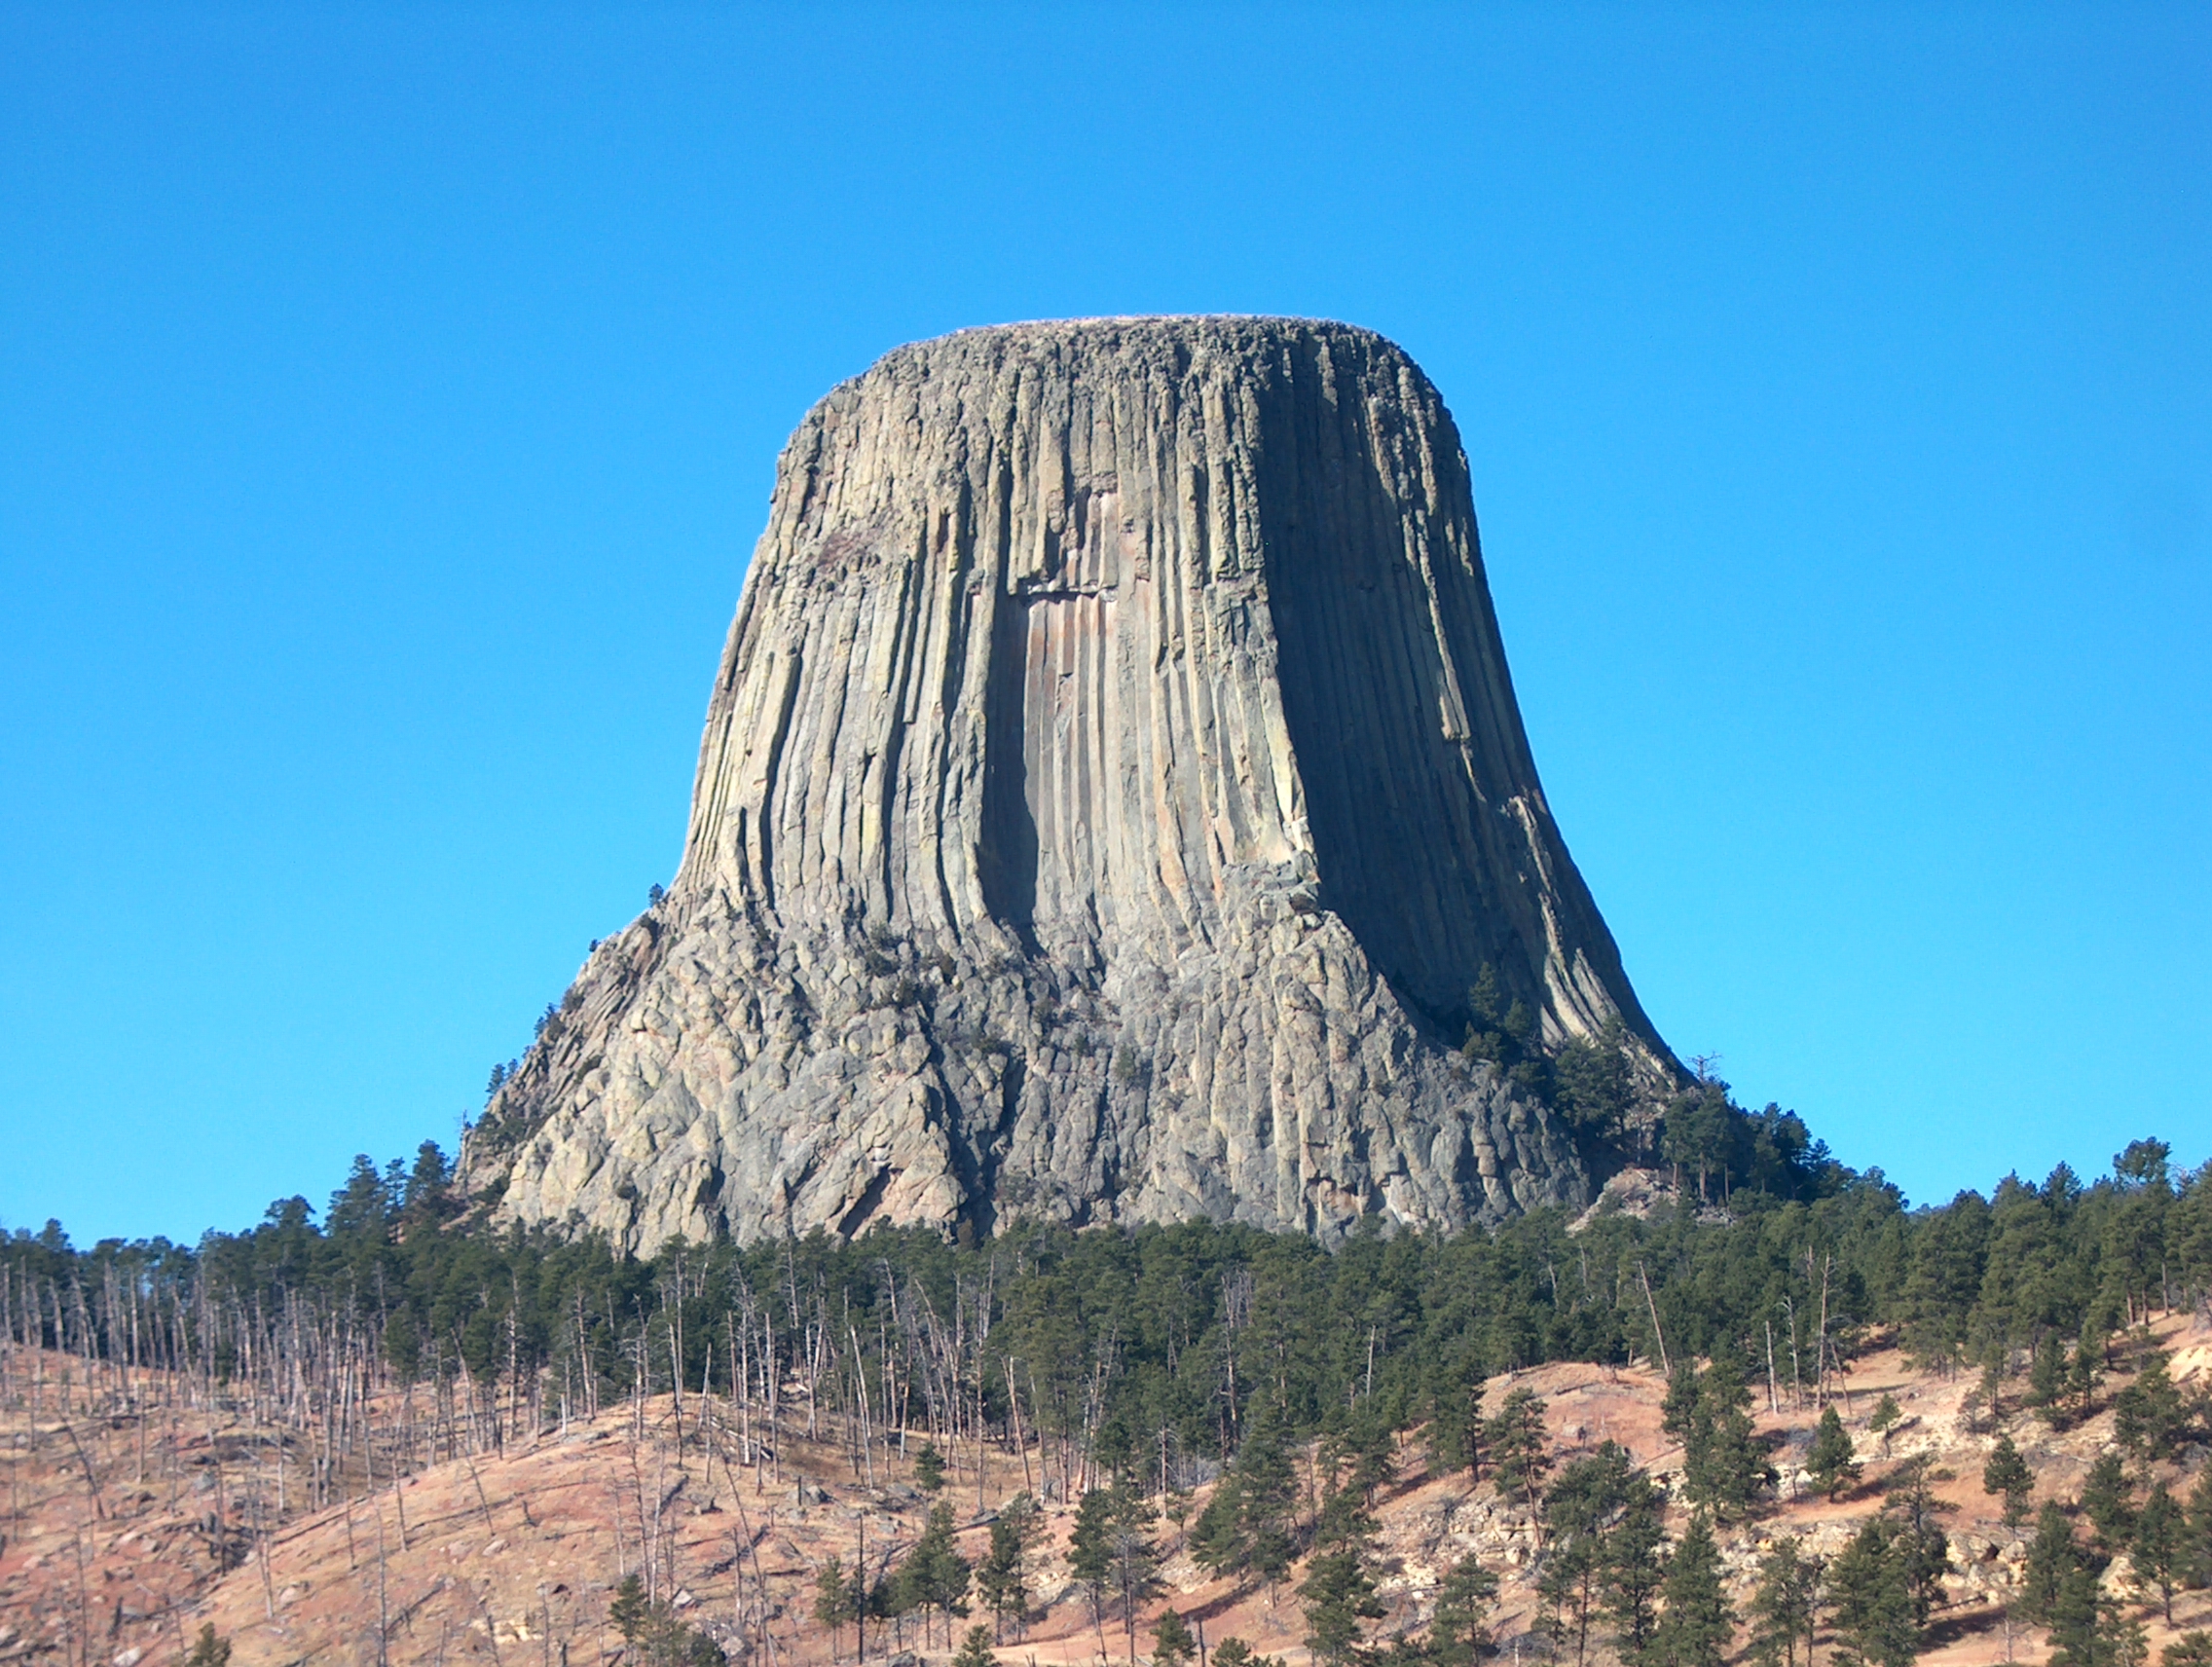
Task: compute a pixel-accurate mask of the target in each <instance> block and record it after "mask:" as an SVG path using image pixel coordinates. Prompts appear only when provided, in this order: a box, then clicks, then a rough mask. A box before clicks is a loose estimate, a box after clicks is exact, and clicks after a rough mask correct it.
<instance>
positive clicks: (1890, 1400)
mask: <svg viewBox="0 0 2212 1667" xmlns="http://www.w3.org/2000/svg"><path fill="white" fill-rule="evenodd" d="M1903 1417H1904V1412H1903V1410H1902V1409H1901V1408H1899V1405H1898V1402H1897V1397H1896V1396H1895V1395H1891V1394H1884V1395H1883V1396H1882V1398H1881V1399H1880V1400H1878V1401H1876V1402H1875V1403H1874V1410H1873V1411H1872V1412H1871V1413H1869V1414H1867V1417H1866V1427H1867V1428H1868V1429H1870V1430H1872V1431H1873V1432H1874V1433H1875V1434H1876V1435H1878V1436H1880V1437H1881V1438H1882V1454H1883V1456H1884V1457H1885V1458H1887V1457H1888V1456H1889V1451H1890V1431H1891V1430H1893V1429H1895V1428H1897V1426H1898V1424H1899V1421H1900V1420H1901V1419H1902V1418H1903Z"/></svg>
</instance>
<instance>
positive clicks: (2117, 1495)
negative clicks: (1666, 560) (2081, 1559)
mask: <svg viewBox="0 0 2212 1667" xmlns="http://www.w3.org/2000/svg"><path fill="white" fill-rule="evenodd" d="M2133 1495H2134V1490H2133V1489H2132V1488H2131V1487H2129V1486H2128V1482H2127V1467H2126V1465H2125V1464H2124V1463H2122V1461H2121V1460H2120V1455H2119V1454H2118V1453H2117V1452H2109V1451H2108V1452H2104V1453H2100V1454H2098V1455H2097V1459H2096V1463H2093V1464H2091V1465H2090V1466H2089V1475H2088V1479H2087V1480H2086V1481H2084V1482H2083V1484H2082V1514H2083V1516H2085V1517H2087V1518H2088V1519H2089V1521H2090V1523H2091V1524H2092V1525H2093V1527H2094V1528H2095V1531H2096V1532H2095V1535H2094V1537H2093V1542H2094V1544H2095V1546H2096V1550H2097V1554H2098V1555H2099V1556H2100V1557H2104V1558H2108V1559H2109V1558H2112V1557H2116V1556H2118V1555H2119V1554H2120V1551H2121V1550H2122V1549H2123V1548H2124V1547H2125V1546H2126V1544H2127V1539H2128V1536H2129V1535H2131V1534H2132V1533H2133V1532H2134V1530H2135V1507H2134V1500H2133Z"/></svg>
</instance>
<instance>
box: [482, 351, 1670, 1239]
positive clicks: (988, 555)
mask: <svg viewBox="0 0 2212 1667" xmlns="http://www.w3.org/2000/svg"><path fill="white" fill-rule="evenodd" d="M1486 964H1487V965H1490V966H1492V967H1493V968H1494V969H1495V972H1496V976H1497V978H1498V980H1499V982H1500V983H1501V985H1502V987H1503V990H1504V992H1505V994H1506V995H1507V996H1509V997H1512V998H1517V999H1519V1000H1521V1001H1522V1002H1524V1003H1525V1004H1526V1005H1527V1007H1528V1009H1529V1010H1530V1013H1531V1015H1532V1016H1533V1018H1534V1020H1535V1022H1536V1024H1537V1025H1538V1027H1539V1031H1540V1038H1541V1040H1542V1041H1543V1042H1545V1043H1548V1044H1551V1045H1555V1046H1556V1045H1557V1044H1559V1043H1561V1042H1563V1041H1565V1040H1567V1039H1568V1038H1572V1037H1587V1036H1594V1035H1596V1034H1598V1033H1599V1032H1600V1031H1601V1030H1602V1029H1603V1028H1604V1026H1605V1025H1606V1024H1607V1022H1608V1021H1609V1020H1613V1019H1618V1020H1619V1021H1620V1023H1621V1026H1622V1029H1623V1033H1624V1034H1625V1036H1626V1037H1627V1046H1628V1047H1629V1049H1630V1050H1631V1052H1632V1054H1633V1056H1634V1057H1635V1059H1636V1062H1637V1065H1638V1068H1639V1069H1640V1070H1641V1072H1642V1073H1643V1074H1644V1075H1645V1077H1646V1078H1647V1080H1649V1081H1651V1082H1654V1083H1656V1082H1658V1081H1660V1080H1661V1079H1663V1078H1666V1077H1668V1076H1670V1075H1671V1074H1672V1073H1673V1072H1674V1070H1675V1067H1674V1065H1673V1061H1672V1058H1671V1056H1669V1055H1668V1054H1667V1052H1666V1050H1665V1048H1664V1046H1663V1045H1662V1044H1661V1043H1660V1042H1659V1040H1658V1038H1657V1037H1656V1035H1655V1034H1654V1033H1653V1032H1652V1030H1651V1027H1650V1025H1649V1023H1648V1021H1647V1020H1646V1019H1644V1016H1643V1014H1642V1011H1641V1008H1640V1007H1639V1006H1638V1004H1637V1001H1636V997H1635V995H1634V993H1633V992H1632V991H1631V990H1630V988H1629V984H1628V982H1627V980H1626V978H1625V977H1624V976H1623V974H1622V971H1621V966H1620V961H1619V957H1618V954H1617V953H1616V951H1615V949H1614V946H1613V943H1612V940H1611V938H1610V937H1609V935H1608V934H1607V933H1606V930H1605V927H1604V922H1603V921H1602V920H1601V919H1600V917H1599V914H1598V911H1597V908H1595V906H1594V905H1593V904H1592V902H1591V899H1590V897H1589V894H1588V892H1587V891H1586V890H1585V888H1584V886H1583V884H1582V881H1581V878H1580V876H1579V875H1578V874H1577V873H1576V872H1575V870H1574V866H1573V864H1572V862H1571V861H1570V860H1569V858H1568V857H1567V849H1566V846H1565V845H1564V843H1563V842H1562V841H1561V838H1560V835H1559V833H1558V830H1557V829H1556V828H1555V827H1554V826H1553V823H1552V819H1551V813H1550V811H1549V810H1548V808H1547V807H1546V805H1545V802H1544V796H1543V792H1542V789H1541V788H1540V787H1539V785H1538V783H1537V779H1536V771H1535V766H1534V764H1533V762H1532V761H1531V759H1530V754H1529V746H1528V741H1527V738H1526V736H1525V735H1524V733H1523V731H1522V726H1521V721H1520V715H1519V713H1518V712H1517V710H1516V708H1515V705H1514V698H1513V688H1512V684H1511V681H1510V679H1509V678H1508V676H1507V672H1506V666H1505V657H1504V652H1503V649H1502V647H1501V645H1500V642H1499V639H1498V632H1497V625H1496V621H1495V618H1494V617H1493V612H1492V609H1491V602H1490V596H1489V592H1488V589H1487V586H1486V584H1485V580H1484V576H1483V569H1482V562H1481V556H1480V552H1479V549H1478V546H1477V541H1476V533H1475V520H1474V508H1473V501H1472V497H1471V493H1470V489H1469V485H1468V479H1467V470H1466V463H1465V460H1464V458H1463V457H1462V455H1461V453H1460V450H1459V443H1458V438H1457V435H1456V431H1455V429H1454V427H1453V425H1452V420H1451V418H1450V416H1449V415H1448V414H1447V413H1446V411H1445V409H1444V406H1443V403H1442V401H1441V400H1440V399H1439V398H1438V396H1437V393H1436V390H1435V389H1433V388H1432V387H1431V386H1430V385H1429V383H1428V381H1427V379H1426V378H1425V377H1423V376H1422V375H1421V373H1420V371H1419V369H1418V368H1417V367H1416V366H1415V365H1414V364H1413V362H1412V361H1411V360H1410V359H1408V358H1407V357H1406V355H1405V354H1404V353H1403V352H1400V351H1399V350H1398V349H1397V348H1395V347H1393V346H1392V345H1391V344H1390V343H1388V342H1386V341H1383V339H1382V338H1380V337H1378V336H1375V335H1373V334H1371V333H1369V332H1367V331H1363V330H1356V329H1351V328H1348V327H1346V326H1343V325H1335V324H1322V323H1312V322H1305V321H1297V320H1276V319H1242V318H1181V319H1108V320H1094V321H1087V322H1079V323H1057V324H1037V325H1018V326H1013V327H1008V328H1003V329H989V330H974V331H966V332H963V333H961V334H958V335H954V336H950V337H946V338H943V339H942V340H939V341H933V342H925V343H921V344H918V345H916V346H913V347H908V348H903V349H901V350H899V351H898V352H894V353H891V354H889V355H888V356H887V357H885V358H884V359H882V360H881V361H879V362H878V363H877V364H876V365H875V366H874V367H873V368H871V369H870V370H868V371H867V372H866V374H865V375H863V376H861V377H859V378H857V379H855V380H854V381H852V382H849V383H847V384H845V385H843V386H842V387H840V388H838V389H835V390H834V391H833V392H831V393H830V395H829V397H828V398H826V399H824V400H823V401H822V403H821V404H820V405H818V406H817V407H816V408H815V409H814V411H813V412H811V413H810V414H809V415H808V417H807V418H806V420H805V422H803V423H802V424H801V425H800V426H799V428H798V431H797V432H796V433H795V434H794V435H793V438H792V440H791V443H790V444H789V446H788V447H787V448H786V450H785V453H784V457H783V460H782V464H781V467H780V469H779V472H778V476H777V484H776V490H775V495H774V500H773V503H772V506H771V509H770V513H769V523H768V529H767V532H766V533H765V534H764V535H763V537H762V538H761V540H760V544H759V546H758V549H757V550H756V553H755V556H754V559H753V564H752V568H751V571H750V573H749V574H748V575H747V580H746V584H745V590H744V595H743V598H742V600H741V602H740V604H739V607H738V612H737V618H736V621H735V623H734V625H733V626H732V627H731V630H730V635H729V641H728V645H727V647H726V648H725V650H724V652H723V656H722V663H721V670H720V674H719V677H718V679H717V681H716V685H715V692H714V698H713V701H712V703H711V705H710V708H709V712H708V719H707V728H706V738H705V743H704V746H703V748H702V750H701V756H700V761H699V772H698V779H697V783H696V785H695V787H694V790H693V795H692V804H691V820H690V830H689V834H688V838H687V841H686V845H685V850H684V856H683V862H682V869H681V871H680V872H679V873H678V875H677V878H676V881H675V884H674V886H673V887H672V888H671V890H670V892H669V894H668V895H667V897H666V898H665V899H664V900H662V901H661V902H660V903H658V904H657V905H656V906H655V907H654V908H652V909H651V910H650V911H649V912H648V913H647V914H646V915H645V917H643V918H642V919H640V920H639V921H638V922H636V923H635V924H634V925H632V926H631V927H630V928H629V929H628V930H627V931H625V932H623V933H622V934H621V935H619V936H618V937H616V938H614V939H612V940H609V941H608V942H607V943H605V944H603V945H600V946H599V947H598V948H597V949H596V951H595V952H594V954H593V955H592V957H591V959H590V960H589V961H588V962H587V964H586V965H585V967H584V969H583V972H582V974H581V976H580V977H579V978H578V979H577V981H576V983H575V985H574V986H573V987H572V988H571V990H570V992H569V994H568V996H567V999H566V1000H565V1001H564V1002H563V1003H562V1005H561V1008H560V1011H559V1012H558V1014H557V1015H556V1016H554V1017H553V1018H551V1019H549V1021H548V1023H547V1025H546V1027H545V1030H544V1032H543V1034H542V1036H541V1038H540V1040H539V1043H538V1045H537V1046H536V1047H535V1048H534V1049H533V1050H532V1052H531V1054H530V1055H529V1056H528V1057H527V1058H526V1059H525V1060H524V1062H523V1066H522V1069H521V1070H520V1071H519V1072H518V1073H517V1074H516V1076H515V1077H514V1078H513V1079H512V1080H510V1081H509V1082H508V1083H507V1084H506V1085H505V1087H503V1088H502V1089H501V1090H500V1092H499V1093H498V1095H497V1097H496V1098H495V1100H494V1102H493V1104H492V1106H491V1107H490V1108H489V1110H488V1112H487V1115H486V1118H485V1120H484V1122H483V1124H482V1125H481V1126H480V1127H479V1129H478V1130H477V1131H476V1133H475V1135H474V1136H473V1138H472V1140H471V1142H470V1146H469V1151H468V1154H467V1162H468V1168H469V1173H470V1176H471V1178H472V1180H473V1182H474V1183H475V1184H477V1185H478V1186H480V1187H481V1186H494V1185H498V1184H499V1183H500V1182H502V1181H503V1184H504V1193H503V1201H502V1204H501V1208H502V1210H503V1211H504V1212H505V1213H506V1214H508V1215H509V1216H511V1217H513V1218H515V1219H519V1220H521V1221H525V1222H549V1223H557V1224H558V1223H567V1224H572V1225H574V1226H578V1227H587V1226H588V1227H592V1228H598V1229H601V1230H604V1231H606V1232H607V1233H608V1234H609V1235H610V1236H611V1237H612V1238H614V1239H615V1240H616V1241H619V1242H621V1243H624V1244H627V1245H631V1246H635V1247H640V1248H647V1249H649V1248H650V1247H651V1246H653V1245H654V1244H656V1243H658V1242H660V1241H663V1240H666V1239H668V1238H669V1237H671V1236H673V1235H677V1234H682V1235H686V1236H688V1237H691V1238H694V1239H697V1238H704V1237H708V1236H711V1235H713V1234H716V1233H719V1232H728V1233H732V1234H734V1235H736V1236H737V1237H739V1238H740V1239H752V1238H755V1237H757V1236H759V1235H763V1234H777V1233H784V1232H798V1233H804V1232H806V1231H808V1230H810V1229H812V1228H815V1227H824V1228H827V1229H829V1230H830V1231H831V1232H834V1233H841V1234H852V1233H856V1232H858V1231H860V1230H862V1229H863V1228H865V1227H866V1225H867V1224H868V1223H870V1222H872V1221H875V1220H879V1219H887V1220H891V1221H894V1222H901V1223H913V1222H922V1223H931V1224H936V1225H939V1226H941V1227H943V1228H945V1229H946V1230H948V1231H949V1230H953V1229H955V1228H959V1227H962V1226H966V1227H967V1228H969V1229H971V1230H974V1231H983V1232H987V1231H989V1230H990V1229H991V1227H992V1226H993V1224H994V1223H995V1222H997V1221H998V1220H1000V1219H1003V1218H1005V1217H1006V1216H1008V1215H1009V1214H1011V1213H1014V1212H1026V1213H1032V1214H1044V1215H1051V1216H1055V1217H1061V1218H1065V1219H1070V1220H1075V1221H1087V1220H1099V1219H1123V1220H1127V1219H1166V1218H1173V1217H1181V1216H1188V1215H1195V1214H1205V1215H1211V1216H1216V1217H1225V1218H1227V1217H1234V1218H1236V1219H1239V1220H1244V1221H1250V1222H1253V1223H1257V1224H1261V1225H1265V1226H1269V1227H1278V1226H1287V1227H1295V1228H1302V1229H1306V1230H1309V1231H1311V1232H1314V1233H1318V1234H1320V1235H1322V1236H1324V1237H1329V1238H1333V1237H1335V1236H1337V1235H1340V1234H1342V1233H1343V1232H1345V1231H1346V1229H1348V1228H1349V1227H1350V1226H1351V1225H1352V1224H1353V1223H1355V1222H1356V1221H1357V1220H1358V1219H1359V1218H1360V1217H1362V1216H1364V1215H1369V1214H1378V1215H1381V1216H1383V1217H1384V1218H1386V1219H1387V1220H1390V1221H1393V1222H1398V1223H1406V1224H1419V1225H1423V1226H1448V1225H1457V1224H1461V1223H1464V1222H1467V1221H1470V1220H1477V1219H1481V1220H1491V1219H1495V1218H1498V1217H1500V1216H1503V1215H1505V1214H1508V1213H1510V1212H1512V1211H1514V1210H1517V1209H1521V1208H1526V1207H1530V1206H1535V1205H1539V1204H1575V1205H1580V1204H1586V1203H1587V1202H1588V1200H1589V1194H1590V1179H1589V1177H1588V1175H1587V1174H1586V1172H1585V1170H1584V1167H1583V1165H1582V1163H1581V1161H1580V1159H1579V1158H1578V1156H1577V1154H1576V1152H1575V1151H1574V1149H1573V1145H1572V1142H1571V1141H1570V1140H1568V1139H1567V1137H1566V1136H1565V1134H1564V1133H1563V1131H1562V1130H1560V1128H1559V1127H1558V1126H1557V1125H1556V1123H1555V1122H1554V1121H1553V1119H1552V1118H1551V1116H1550V1115H1549V1114H1548V1113H1547V1112H1546V1111H1545V1110H1544V1108H1543V1107H1542V1106H1541V1105H1539V1104H1537V1103H1535V1102H1534V1100H1533V1099H1531V1098H1529V1097H1527V1096H1524V1095H1520V1094H1517V1093H1514V1092H1512V1091H1511V1090H1510V1089H1509V1087H1508V1085H1507V1084H1506V1083H1505V1082H1504V1081H1503V1080H1502V1079H1501V1077H1500V1075H1499V1074H1498V1072H1497V1071H1496V1070H1495V1069H1494V1068H1493V1067H1492V1066H1490V1065H1487V1064H1472V1065H1471V1064H1469V1063H1467V1062H1465V1061H1464V1060H1462V1059H1461V1058H1460V1057H1459V1056H1457V1055H1456V1053H1455V1052H1454V1051H1453V1044H1455V1043H1456V1042H1458V1041H1459V1040H1460V1038H1461V1036H1462V1034H1463V1033H1464V1030H1465V1028H1466V1019H1467V1012H1466V1002H1467V994H1466V992H1467V990H1468V988H1469V986H1470V984H1472V983H1473V982H1475V980H1476V978H1477V976H1478V974H1479V973H1480V970H1481V969H1482V968H1483V967H1484V966H1485V965H1486Z"/></svg>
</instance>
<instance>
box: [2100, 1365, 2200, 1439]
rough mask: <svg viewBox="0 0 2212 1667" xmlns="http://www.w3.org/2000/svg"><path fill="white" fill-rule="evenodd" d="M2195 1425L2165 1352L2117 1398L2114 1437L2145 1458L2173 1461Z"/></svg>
mask: <svg viewBox="0 0 2212 1667" xmlns="http://www.w3.org/2000/svg"><path fill="white" fill-rule="evenodd" d="M2191 1423H2192V1419H2191V1413H2190V1407H2189V1404H2188V1402H2187V1401H2185V1400H2184V1399H2183V1398H2182V1392H2181V1388H2180V1386H2179V1385H2177V1384H2176V1383H2175V1382H2174V1380H2173V1372H2172V1370H2171V1368H2170V1365H2169V1362H2168V1359H2167V1356H2166V1353H2165V1352H2164V1351H2163V1350H2155V1351H2153V1352H2152V1353H2151V1355H2150V1357H2149V1358H2148V1359H2146V1360H2145V1361H2144V1362H2143V1369H2142V1370H2141V1371H2140V1372H2138V1373H2137V1374H2136V1375H2135V1382H2134V1383H2132V1384H2130V1385H2128V1386H2127V1388H2126V1389H2122V1390H2120V1393H2119V1394H2117V1395H2115V1396H2114V1397H2113V1433H2114V1434H2115V1435H2117V1436H2119V1437H2120V1445H2121V1446H2123V1447H2125V1448H2126V1449H2127V1450H2128V1452H2130V1453H2133V1454H2137V1455H2139V1456H2140V1457H2142V1458H2146V1459H2153V1460H2157V1459H2168V1458H2171V1457H2172V1456H2173V1454H2174V1452H2175V1450H2176V1449H2177V1448H2179V1447H2180V1445H2181V1443H2182V1442H2183V1440H2184V1439H2186V1438H2187V1436H2188V1435H2189V1433H2190V1425H2191Z"/></svg>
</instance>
